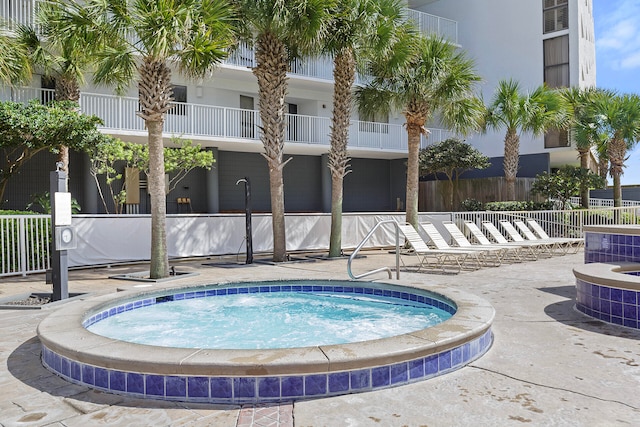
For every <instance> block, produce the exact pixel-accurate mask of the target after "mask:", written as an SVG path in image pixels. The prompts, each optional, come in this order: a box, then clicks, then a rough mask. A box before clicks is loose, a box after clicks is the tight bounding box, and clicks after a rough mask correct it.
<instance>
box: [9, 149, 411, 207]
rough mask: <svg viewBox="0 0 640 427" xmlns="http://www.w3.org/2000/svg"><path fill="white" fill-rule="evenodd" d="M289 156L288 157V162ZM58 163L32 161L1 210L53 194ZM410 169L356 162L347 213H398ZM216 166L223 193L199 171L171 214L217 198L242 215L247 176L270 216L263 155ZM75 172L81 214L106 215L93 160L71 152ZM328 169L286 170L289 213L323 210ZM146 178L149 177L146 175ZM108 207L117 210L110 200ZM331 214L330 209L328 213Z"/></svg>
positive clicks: (313, 165)
mask: <svg viewBox="0 0 640 427" xmlns="http://www.w3.org/2000/svg"><path fill="white" fill-rule="evenodd" d="M288 157H289V156H285V159H287V158H288ZM55 159H56V158H55V156H54V155H52V154H50V153H40V154H38V155H37V156H36V157H34V158H33V159H31V160H30V161H28V162H27V163H26V164H25V165H24V166H23V167H22V168H21V169H20V172H19V174H18V175H16V176H15V177H14V178H13V179H12V180H10V181H9V185H8V188H7V191H6V193H5V199H6V200H7V202H6V203H4V204H3V205H2V206H1V208H2V209H20V210H22V209H25V207H26V206H27V204H28V203H29V202H30V200H31V195H32V194H35V193H41V192H44V191H48V189H49V172H50V171H51V170H53V169H54V168H55ZM405 164H406V160H404V159H399V160H380V159H352V160H351V169H352V171H353V172H351V173H349V174H348V175H347V176H346V177H345V179H344V202H343V211H344V212H367V211H373V212H375V211H377V212H389V211H395V210H396V199H397V198H400V199H401V200H402V202H403V203H404V193H405V185H406V173H405V169H406V165H405ZM213 167H214V168H215V172H216V175H217V179H218V187H217V190H218V192H217V193H218V194H216V191H215V189H214V190H212V179H211V173H210V172H208V171H206V170H204V169H195V170H193V171H191V173H189V175H187V177H185V178H184V179H183V180H182V181H181V182H180V183H179V184H178V186H177V187H176V189H175V190H174V191H172V192H171V193H169V195H168V196H167V213H178V205H177V203H176V199H177V198H178V197H189V198H190V199H191V207H192V209H193V212H194V213H207V212H209V206H212V204H211V203H210V202H211V200H209V198H215V197H216V196H217V197H218V204H217V206H219V209H220V212H243V211H244V185H236V182H237V181H238V180H239V179H241V178H243V177H248V178H249V179H250V181H251V187H252V209H253V211H254V212H270V210H271V202H270V195H269V174H268V169H267V162H266V160H265V159H264V157H262V156H261V155H260V154H258V153H238V152H229V151H219V152H218V153H217V156H216V163H215V164H214V166H213ZM70 168H71V177H70V180H69V186H70V188H69V189H70V191H71V193H72V196H73V197H74V198H75V199H77V200H78V202H79V203H80V206H81V208H82V211H81V213H104V212H105V209H104V207H103V205H102V202H101V201H100V199H99V197H98V196H97V192H96V186H95V184H94V183H93V178H92V177H91V176H90V174H89V171H88V168H89V161H88V158H87V157H86V155H84V154H80V153H71V163H70ZM325 168H326V166H325V167H323V166H322V158H321V157H320V156H302V155H296V156H293V159H292V160H291V161H290V162H289V163H288V164H287V165H286V166H285V168H284V183H285V210H286V212H322V211H323V189H322V181H323V177H324V178H325V180H326V178H327V176H328V174H329V172H328V170H325ZM141 179H143V180H144V179H146V177H144V175H142V176H141ZM105 189H106V188H105V187H103V190H105ZM140 193H141V195H140V210H139V212H140V213H149V212H150V205H149V198H148V196H147V192H146V189H142V190H140ZM325 195H326V194H325ZM105 197H106V198H107V199H109V198H110V197H109V195H108V193H105ZM325 202H326V201H325ZM108 204H109V207H110V210H111V211H113V208H112V204H111V203H110V201H109V200H108ZM213 205H215V204H213ZM329 207H330V206H329ZM329 210H330V209H326V211H327V212H328V211H329ZM179 212H180V213H185V212H188V209H186V207H183V208H182V209H181V210H180V211H179Z"/></svg>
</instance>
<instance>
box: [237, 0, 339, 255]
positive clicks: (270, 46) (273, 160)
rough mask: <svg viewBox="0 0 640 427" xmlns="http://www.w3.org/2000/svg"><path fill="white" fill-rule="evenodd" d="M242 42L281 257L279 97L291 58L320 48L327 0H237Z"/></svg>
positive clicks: (276, 251) (281, 110)
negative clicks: (254, 89)
mask: <svg viewBox="0 0 640 427" xmlns="http://www.w3.org/2000/svg"><path fill="white" fill-rule="evenodd" d="M237 4H238V5H239V9H240V13H241V15H242V20H243V23H244V24H245V25H246V26H247V29H248V31H247V34H248V35H247V41H248V42H249V43H253V44H254V45H255V52H256V62H257V64H256V66H255V68H254V69H253V74H254V75H255V76H256V78H257V80H258V99H259V100H258V104H259V108H260V119H261V121H262V128H261V131H262V134H261V139H262V144H263V145H264V151H265V152H264V153H262V155H263V156H264V157H265V159H266V160H267V165H268V167H269V186H270V193H271V217H272V229H273V261H274V262H283V261H286V258H287V247H286V232H285V224H284V181H283V172H282V171H283V168H284V167H285V165H286V164H287V162H289V160H291V158H289V159H288V160H287V161H283V150H284V135H285V134H284V132H285V128H286V120H285V119H286V117H285V97H286V95H287V86H288V77H287V71H288V70H289V64H290V63H291V61H293V60H294V59H297V58H302V57H305V56H306V55H309V54H311V53H314V52H318V51H319V49H320V43H321V41H322V40H323V37H324V34H325V31H326V28H327V23H328V20H329V17H330V11H331V10H333V7H334V5H335V2H334V1H333V0H284V1H283V0H238V1H237Z"/></svg>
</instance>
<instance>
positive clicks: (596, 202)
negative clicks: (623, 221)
mask: <svg viewBox="0 0 640 427" xmlns="http://www.w3.org/2000/svg"><path fill="white" fill-rule="evenodd" d="M569 203H571V204H572V205H574V206H580V197H571V198H570V199H569ZM629 206H640V201H639V200H623V201H622V207H629ZM589 207H592V208H602V207H611V208H612V207H613V199H593V198H590V199H589Z"/></svg>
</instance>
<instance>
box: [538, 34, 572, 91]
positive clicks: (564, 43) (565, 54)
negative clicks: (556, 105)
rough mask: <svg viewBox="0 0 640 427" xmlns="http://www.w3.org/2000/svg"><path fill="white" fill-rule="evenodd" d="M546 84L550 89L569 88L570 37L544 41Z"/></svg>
mask: <svg viewBox="0 0 640 427" xmlns="http://www.w3.org/2000/svg"><path fill="white" fill-rule="evenodd" d="M543 43H544V45H543V49H544V82H545V83H546V84H547V86H549V87H552V88H554V87H569V85H570V81H569V36H568V35H566V36H561V37H554V38H552V39H546V40H544V42H543Z"/></svg>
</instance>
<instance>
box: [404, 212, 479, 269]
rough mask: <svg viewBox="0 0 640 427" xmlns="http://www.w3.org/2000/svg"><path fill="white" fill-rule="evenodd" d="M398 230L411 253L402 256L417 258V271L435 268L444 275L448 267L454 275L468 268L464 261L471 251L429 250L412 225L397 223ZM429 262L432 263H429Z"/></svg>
mask: <svg viewBox="0 0 640 427" xmlns="http://www.w3.org/2000/svg"><path fill="white" fill-rule="evenodd" d="M398 229H399V230H400V232H401V233H402V234H403V235H404V237H405V240H406V241H407V242H408V243H409V245H410V246H411V248H412V252H411V253H406V252H404V253H403V255H407V254H408V255H411V254H413V255H415V256H417V257H418V259H419V260H420V264H419V266H418V271H420V270H421V269H422V267H435V268H439V269H441V270H442V272H445V273H446V272H447V267H449V266H450V267H453V268H454V272H455V273H459V272H460V270H462V268H463V267H468V265H467V264H466V260H467V258H468V257H469V256H470V255H472V254H474V252H473V251H464V250H459V249H450V250H438V249H431V248H429V246H427V244H426V243H425V241H424V240H423V239H422V237H421V236H420V234H418V232H417V231H416V229H415V228H413V225H411V224H408V223H398ZM431 260H432V261H433V262H430V261H431ZM403 264H404V261H403ZM477 268H480V266H479V265H478V266H476V269H477Z"/></svg>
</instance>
